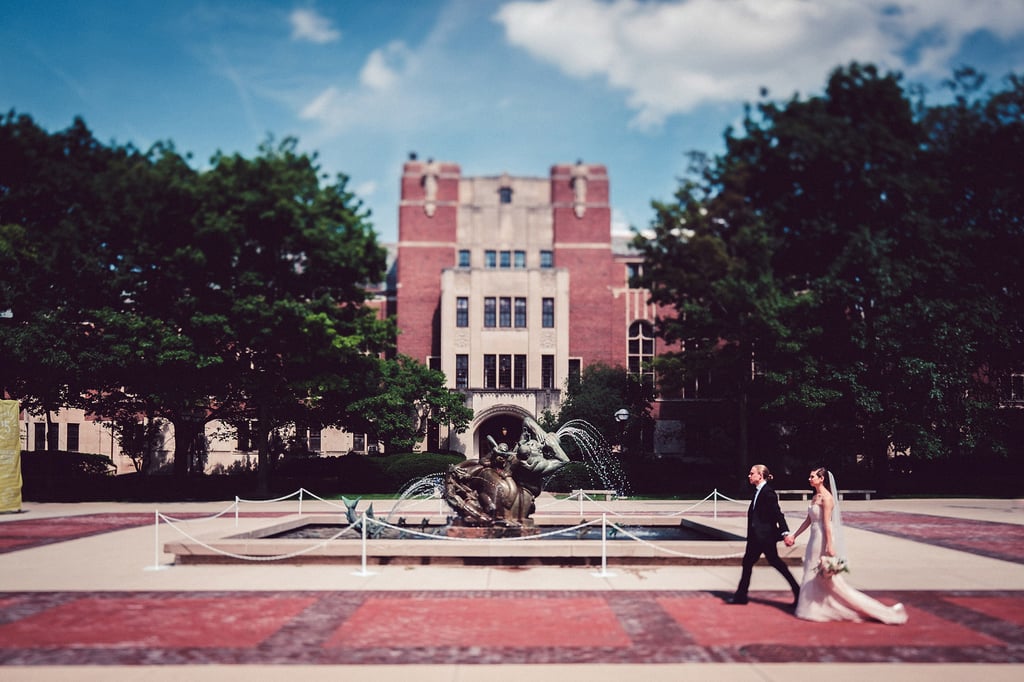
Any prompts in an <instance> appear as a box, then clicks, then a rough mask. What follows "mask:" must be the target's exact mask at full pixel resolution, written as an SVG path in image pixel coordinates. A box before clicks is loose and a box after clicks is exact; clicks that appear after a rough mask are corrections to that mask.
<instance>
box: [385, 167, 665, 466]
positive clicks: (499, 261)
mask: <svg viewBox="0 0 1024 682" xmlns="http://www.w3.org/2000/svg"><path fill="white" fill-rule="evenodd" d="M627 242H628V239H627V238H618V239H613V236H612V231H611V207H610V204H609V179H608V172H607V169H606V168H605V167H604V166H602V165H599V164H585V163H582V162H577V163H575V164H558V165H555V166H552V167H551V169H550V173H549V175H548V177H512V176H509V175H507V174H503V175H498V176H486V177H466V176H463V175H462V173H461V170H460V168H459V166H458V165H457V164H455V163H450V162H437V161H434V160H432V159H428V160H426V161H420V160H417V159H415V158H412V159H411V160H409V161H408V162H406V163H405V165H404V168H403V173H402V180H401V202H400V205H399V228H398V244H397V247H396V252H395V253H396V261H395V265H394V270H393V275H392V276H393V283H392V286H393V287H394V289H393V295H392V298H391V305H392V309H391V310H390V312H391V313H392V314H394V315H395V316H396V318H397V322H398V328H399V330H400V332H399V336H398V352H400V353H403V354H405V355H409V356H411V357H413V358H415V359H417V360H419V361H421V362H424V363H426V364H428V365H430V366H431V367H434V368H436V369H440V370H441V371H443V372H444V373H445V375H446V376H447V380H448V387H449V388H452V389H458V390H460V391H462V392H463V393H464V394H465V395H466V396H467V401H468V404H469V405H470V406H471V407H472V408H473V410H474V413H475V418H474V420H473V423H472V424H471V425H470V429H469V431H467V432H466V433H464V434H448V433H444V432H440V433H434V434H432V435H431V439H430V440H431V442H428V444H427V445H428V447H430V448H432V449H433V448H438V447H440V448H441V449H448V448H450V449H452V450H455V451H460V452H465V453H467V454H469V455H471V456H472V455H474V454H475V453H476V452H478V451H480V449H481V448H483V447H485V446H484V444H485V443H486V437H487V436H492V437H494V438H495V440H498V441H499V442H500V441H502V440H505V441H507V442H509V441H514V440H515V439H516V438H518V435H519V425H520V424H521V422H522V418H523V417H524V416H527V415H529V416H532V417H538V416H540V414H541V413H543V412H544V410H546V409H552V410H553V411H554V410H557V407H558V404H559V402H560V400H561V395H562V390H563V389H564V386H565V385H566V381H567V379H568V378H569V377H570V376H571V375H574V374H575V375H578V374H579V373H580V372H581V371H582V369H583V368H584V367H586V366H587V365H590V364H593V363H604V364H606V365H610V366H622V367H628V368H629V369H630V371H634V372H640V371H642V367H643V363H644V361H645V360H649V359H650V358H651V357H652V356H653V355H654V354H655V353H656V352H658V347H659V344H660V343H661V342H660V341H659V340H656V339H655V338H654V335H653V320H654V315H655V307H654V306H652V305H651V304H649V303H648V302H647V292H646V291H645V290H642V289H633V288H630V286H629V278H630V274H632V273H633V271H634V269H635V268H638V267H640V264H641V259H640V258H639V257H638V256H637V254H635V253H631V252H630V251H629V250H628V248H626V245H627ZM661 443H662V447H664V448H667V449H669V450H671V449H672V448H673V444H671V443H666V442H664V439H662V441H661Z"/></svg>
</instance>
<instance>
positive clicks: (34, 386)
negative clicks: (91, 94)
mask: <svg viewBox="0 0 1024 682" xmlns="http://www.w3.org/2000/svg"><path fill="white" fill-rule="evenodd" d="M138 157H139V155H138V153H137V152H135V150H133V149H132V148H130V147H124V148H120V147H106V146H103V145H101V144H99V143H98V142H97V141H96V140H95V138H94V137H93V135H92V133H91V132H90V131H89V130H88V128H87V127H86V126H85V124H84V122H82V120H81V119H75V121H74V123H73V124H72V125H71V126H70V127H69V128H68V129H67V130H64V131H61V132H59V133H56V134H53V135H50V134H48V133H47V132H46V131H44V130H42V129H41V128H40V127H39V126H37V125H36V124H35V122H34V121H33V120H32V119H31V117H29V116H27V115H24V114H20V115H19V114H15V113H14V112H10V113H9V114H7V115H6V116H5V117H4V118H3V119H2V120H0V158H2V159H3V160H4V161H3V163H2V164H0V271H2V274H0V311H3V312H4V317H3V318H0V356H2V357H3V362H2V363H0V392H2V391H6V392H8V393H9V394H10V395H12V396H13V397H15V398H17V399H19V400H20V401H21V403H22V405H23V407H25V408H26V409H27V410H28V411H29V412H30V413H31V414H36V415H39V414H43V415H45V417H46V419H47V422H48V423H49V421H50V417H51V414H52V413H53V412H54V411H55V410H57V409H60V408H62V407H65V406H67V405H71V404H74V403H75V401H76V399H77V397H78V395H79V394H80V393H81V391H82V390H84V388H85V387H87V386H90V382H91V380H92V376H91V372H92V369H93V368H92V366H91V364H90V362H91V356H90V354H89V353H88V334H89V332H90V330H91V328H92V325H93V323H94V322H95V320H94V318H93V316H92V315H91V314H90V311H91V310H92V309H93V308H94V307H96V306H102V305H104V304H106V303H107V302H109V301H111V300H114V299H116V297H117V296H118V290H117V285H116V283H115V282H113V281H112V280H111V278H110V277H109V276H108V274H109V273H108V270H107V268H106V264H107V261H108V259H107V254H106V252H105V244H107V243H109V242H110V241H111V239H113V238H115V235H116V234H117V232H118V230H120V229H121V228H122V227H123V226H122V225H121V224H119V223H118V221H117V220H116V216H114V215H112V214H111V212H110V210H109V205H108V201H107V200H108V198H109V197H110V193H109V191H108V187H109V184H110V183H111V181H112V178H114V177H116V176H117V174H118V172H119V169H120V168H121V167H123V165H124V164H127V163H132V162H133V160H136V159H138Z"/></svg>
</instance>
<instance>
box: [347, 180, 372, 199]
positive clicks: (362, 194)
mask: <svg viewBox="0 0 1024 682" xmlns="http://www.w3.org/2000/svg"><path fill="white" fill-rule="evenodd" d="M353 191H354V192H355V193H356V194H357V195H359V198H361V199H369V198H370V197H372V196H373V195H374V194H376V193H377V183H376V182H375V181H374V180H367V181H366V182H361V183H359V184H358V185H356V188H355V189H354V190H353Z"/></svg>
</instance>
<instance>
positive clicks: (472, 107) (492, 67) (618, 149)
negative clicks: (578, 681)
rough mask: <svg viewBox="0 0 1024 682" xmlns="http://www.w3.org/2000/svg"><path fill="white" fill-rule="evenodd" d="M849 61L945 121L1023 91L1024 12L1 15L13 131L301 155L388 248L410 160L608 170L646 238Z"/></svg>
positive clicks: (192, 8) (634, 6)
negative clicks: (966, 84) (1001, 85)
mask: <svg viewBox="0 0 1024 682" xmlns="http://www.w3.org/2000/svg"><path fill="white" fill-rule="evenodd" d="M852 60H858V61H862V62H872V63H875V64H878V65H879V66H882V67H883V68H886V69H892V70H898V71H901V72H902V73H903V74H904V76H905V78H906V80H907V81H908V82H914V83H921V84H923V85H925V86H927V87H929V89H930V90H931V91H932V92H934V97H935V98H936V99H935V100H933V101H938V97H939V96H940V92H939V88H938V86H937V84H938V83H939V82H940V81H941V80H942V79H944V78H947V77H948V76H949V75H950V74H951V72H952V69H953V68H955V67H956V66H959V65H961V64H969V65H972V66H975V67H976V68H978V69H980V70H981V71H983V72H984V73H986V74H988V76H989V77H990V82H992V83H995V82H998V80H999V79H1000V78H1002V77H1003V76H1005V75H1006V74H1007V73H1009V72H1011V71H1013V72H1016V73H1024V0H679V1H671V2H670V1H668V0H665V1H662V2H658V1H654V0H649V1H642V0H531V1H521V2H513V1H502V0H335V1H330V0H317V1H315V2H313V1H311V0H293V1H276V0H247V1H246V2H236V1H232V0H165V1H155V0H154V1H148V0H140V1H131V0H120V1H115V0H68V1H65V0H54V1H46V0H38V1H24V0H19V1H16V0H0V106H2V107H3V111H4V112H6V111H10V110H12V109H13V110H15V111H17V112H19V113H25V114H29V115H30V116H32V117H33V118H34V119H35V120H36V121H37V122H38V123H39V124H40V125H41V126H43V127H44V128H46V129H47V130H49V131H51V132H56V131H58V130H62V129H64V128H66V127H67V126H68V125H70V124H71V122H72V120H73V118H74V117H75V116H81V117H82V118H83V119H84V120H85V122H86V124H87V125H88V126H89V128H90V129H91V130H92V131H93V133H94V134H95V135H96V136H97V138H99V139H100V140H101V141H104V142H117V143H121V144H123V143H128V142H131V143H133V144H134V145H135V146H137V147H140V148H142V149H145V148H148V147H149V145H151V144H153V143H154V142H157V141H164V140H171V141H173V142H174V144H175V146H176V147H177V149H178V151H180V152H183V153H186V152H188V153H191V154H192V155H193V164H194V165H195V166H196V167H198V168H202V167H204V166H205V165H207V162H208V160H209V158H210V157H211V156H212V155H213V154H214V152H216V151H217V150H221V151H223V152H226V153H235V152H238V153H241V154H243V155H245V156H253V155H255V154H256V153H257V148H258V146H259V144H260V143H261V142H263V141H265V140H266V139H267V137H268V135H273V136H274V137H275V138H276V139H280V138H282V137H285V136H295V137H297V138H298V139H299V142H300V147H301V148H302V149H303V150H306V151H311V152H312V151H315V152H317V153H318V154H319V161H320V164H321V166H322V168H323V170H324V171H326V172H328V173H331V174H334V173H339V172H341V173H345V174H346V175H348V176H349V177H350V186H351V187H352V188H353V189H355V190H356V191H357V193H358V194H359V196H360V197H361V198H362V199H363V201H364V203H365V204H366V206H367V207H369V208H370V209H371V210H372V217H371V220H372V222H373V223H374V226H375V229H376V230H377V232H378V233H379V234H380V237H381V239H382V240H384V241H393V240H395V239H396V238H397V234H396V229H397V228H396V222H397V213H398V208H397V201H398V187H399V176H400V173H401V166H402V163H403V162H404V161H405V160H406V159H407V158H408V154H409V153H410V152H417V153H418V154H419V156H420V158H427V157H434V158H436V159H440V160H446V161H454V162H456V163H458V164H460V165H461V167H462V172H463V174H465V175H500V174H501V173H503V172H508V173H510V174H512V175H526V176H535V177H546V176H547V175H548V172H549V169H550V166H551V165H552V164H555V163H565V162H573V161H575V160H577V159H583V160H584V161H586V162H590V163H603V164H606V165H607V166H608V170H609V174H610V176H611V181H612V205H613V211H614V213H613V216H614V217H613V221H614V226H613V229H615V230H616V231H627V230H628V228H629V226H635V227H646V226H647V224H648V223H649V221H650V219H651V217H652V216H653V213H652V211H651V209H650V202H651V200H652V199H668V198H670V197H671V195H672V192H673V191H674V189H675V188H676V186H677V184H678V178H679V177H680V176H682V175H683V174H684V173H685V170H686V153H687V152H689V151H691V150H698V151H705V152H709V153H717V152H719V151H720V149H721V139H722V133H723V132H724V130H725V129H726V127H727V126H729V125H731V124H735V123H736V122H737V121H738V120H739V118H740V116H741V114H742V107H743V103H744V102H753V101H756V100H757V99H758V92H759V90H760V88H761V87H762V86H764V87H766V88H768V90H769V92H770V96H771V97H773V98H775V99H787V98H789V97H790V96H792V95H793V94H795V93H800V94H801V95H803V96H806V95H809V94H816V93H818V92H820V91H821V89H822V87H823V86H824V83H825V81H826V78H827V76H828V73H829V72H830V71H831V70H832V69H833V68H835V67H836V66H837V65H841V64H847V63H849V62H850V61H852ZM0 162H2V160H0Z"/></svg>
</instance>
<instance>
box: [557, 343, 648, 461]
mask: <svg viewBox="0 0 1024 682" xmlns="http://www.w3.org/2000/svg"><path fill="white" fill-rule="evenodd" d="M566 388H567V390H566V394H565V399H564V400H563V401H562V404H561V405H560V406H559V410H558V417H557V418H556V419H553V420H548V421H549V422H553V423H549V424H548V425H547V426H549V427H550V428H551V429H552V430H555V428H556V426H557V425H561V424H565V423H566V422H569V421H571V420H573V419H580V420H583V421H585V422H588V423H589V424H590V425H591V426H593V427H594V428H595V429H597V430H598V431H599V432H600V433H601V434H602V435H603V436H604V438H605V440H606V441H608V443H610V444H612V445H621V446H622V448H623V450H624V451H625V452H630V453H634V454H639V453H642V452H645V451H650V450H651V449H652V442H651V441H652V437H653V433H654V419H653V418H652V416H651V401H652V400H653V387H652V386H649V385H647V384H645V383H644V382H642V381H641V380H639V379H638V378H637V377H636V376H634V375H631V374H630V373H629V372H627V371H626V370H625V369H623V368H622V367H611V366H609V365H606V364H603V363H595V364H592V365H587V366H586V367H585V368H584V369H583V372H582V373H581V375H580V377H579V379H578V380H577V381H570V383H569V385H568V386H567V387H566ZM623 409H624V410H626V412H627V413H628V417H627V419H625V420H623V421H619V419H617V418H616V416H615V415H616V413H617V412H619V410H623Z"/></svg>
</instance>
